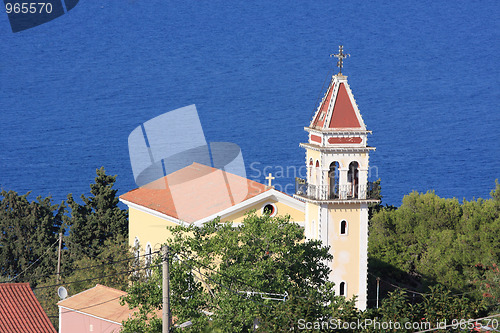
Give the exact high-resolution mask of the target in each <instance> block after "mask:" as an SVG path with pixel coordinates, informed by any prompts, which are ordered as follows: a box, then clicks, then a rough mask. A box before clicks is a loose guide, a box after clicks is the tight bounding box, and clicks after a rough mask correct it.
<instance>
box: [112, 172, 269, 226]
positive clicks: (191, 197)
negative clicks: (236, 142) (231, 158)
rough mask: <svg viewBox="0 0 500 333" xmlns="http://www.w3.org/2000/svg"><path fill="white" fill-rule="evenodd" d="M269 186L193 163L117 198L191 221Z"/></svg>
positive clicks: (227, 206)
mask: <svg viewBox="0 0 500 333" xmlns="http://www.w3.org/2000/svg"><path fill="white" fill-rule="evenodd" d="M270 189H271V187H268V186H265V185H263V184H260V183H258V182H255V181H253V180H249V179H246V178H244V177H240V176H238V175H235V174H232V173H229V172H226V171H223V170H220V169H216V168H212V167H209V166H206V165H203V164H199V163H193V164H191V165H189V166H187V167H185V168H183V169H180V170H178V171H176V172H173V173H171V174H169V175H167V176H165V177H163V178H160V179H158V180H156V181H154V182H152V183H150V184H148V185H146V186H143V187H139V188H137V189H135V190H132V191H129V192H127V193H125V194H123V195H121V196H120V199H121V200H122V201H125V202H126V203H127V202H128V203H133V204H136V205H139V206H141V207H145V208H148V209H151V210H154V211H157V212H160V213H162V214H165V215H168V216H171V217H173V218H175V219H179V220H181V221H184V222H188V223H193V222H195V221H198V220H200V219H203V218H205V217H207V216H211V215H213V214H217V213H219V212H221V211H223V210H225V209H227V208H229V207H232V206H235V205H237V204H238V203H240V202H242V201H245V200H248V199H250V198H253V197H255V196H257V195H259V194H261V193H263V192H266V191H268V190H270Z"/></svg>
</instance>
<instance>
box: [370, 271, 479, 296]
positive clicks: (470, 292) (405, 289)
mask: <svg viewBox="0 0 500 333" xmlns="http://www.w3.org/2000/svg"><path fill="white" fill-rule="evenodd" d="M368 274H370V275H371V276H373V277H378V276H376V275H374V274H373V273H370V272H369V273H368ZM380 281H382V282H384V283H387V284H389V285H391V286H393V287H394V288H398V289H402V290H404V291H406V292H408V293H411V294H416V295H420V296H431V295H432V294H431V293H427V294H426V293H421V292H418V291H415V290H411V289H408V288H404V287H401V286H397V285H395V284H392V283H390V282H389V281H386V280H382V279H380ZM474 292H475V291H467V292H464V293H459V294H451V295H449V296H461V295H466V294H472V293H474Z"/></svg>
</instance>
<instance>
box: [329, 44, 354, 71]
mask: <svg viewBox="0 0 500 333" xmlns="http://www.w3.org/2000/svg"><path fill="white" fill-rule="evenodd" d="M343 49H344V47H343V46H342V45H339V53H338V54H330V57H331V56H334V57H335V58H338V59H339V61H337V67H338V68H339V74H340V75H342V66H343V64H344V59H345V58H347V57H350V56H351V55H350V54H346V53H343Z"/></svg>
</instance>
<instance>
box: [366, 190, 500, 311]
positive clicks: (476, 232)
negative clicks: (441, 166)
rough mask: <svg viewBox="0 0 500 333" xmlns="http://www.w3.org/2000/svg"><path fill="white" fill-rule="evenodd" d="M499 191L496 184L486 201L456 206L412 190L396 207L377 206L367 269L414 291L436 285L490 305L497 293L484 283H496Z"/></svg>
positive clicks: (499, 258) (454, 201) (499, 248)
mask: <svg viewBox="0 0 500 333" xmlns="http://www.w3.org/2000/svg"><path fill="white" fill-rule="evenodd" d="M499 193H500V185H499V184H498V182H497V183H496V189H495V190H494V191H492V192H491V199H487V200H484V199H478V200H472V201H466V200H464V201H463V202H462V203H459V201H458V200H457V199H444V198H440V197H438V196H437V195H436V194H435V193H434V192H427V193H426V194H420V193H417V192H413V193H411V194H409V195H407V196H405V197H404V198H403V204H402V205H401V207H399V208H398V209H392V208H382V209H381V210H379V211H378V212H376V213H374V216H373V218H372V220H371V221H370V241H369V258H370V260H369V263H370V268H369V269H370V271H372V272H376V273H377V276H380V277H381V278H382V279H383V280H389V281H392V282H393V283H395V284H398V285H402V284H403V286H405V287H408V288H410V289H413V290H417V291H420V292H428V291H429V290H430V289H429V287H430V286H433V285H435V284H442V285H444V286H445V287H446V288H447V289H450V290H452V291H453V293H463V292H467V293H470V294H471V296H472V297H474V299H475V300H479V299H481V298H485V302H486V303H487V304H488V302H489V303H491V304H490V305H492V304H493V303H494V301H495V299H496V298H495V296H493V295H494V294H497V293H498V292H497V291H496V290H498V289H500V286H499V287H497V286H498V284H495V283H490V282H491V281H493V282H494V281H498V280H499V277H498V270H495V267H496V266H495V265H497V264H498V262H500V199H499V198H500V195H499ZM483 268H488V269H483ZM403 281H404V282H403ZM408 282H412V283H413V285H408ZM488 286H489V287H492V288H490V291H491V292H488V291H487V288H489V287H488ZM495 288H498V289H496V290H495ZM485 295H486V296H488V297H486V296H485ZM489 295H492V297H489Z"/></svg>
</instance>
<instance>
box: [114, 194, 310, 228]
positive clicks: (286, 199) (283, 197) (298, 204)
mask: <svg viewBox="0 0 500 333" xmlns="http://www.w3.org/2000/svg"><path fill="white" fill-rule="evenodd" d="M269 198H273V199H276V201H278V202H283V203H284V204H287V205H288V206H290V207H292V208H295V209H297V210H300V211H304V208H305V202H304V201H302V200H299V199H296V198H294V197H291V196H289V195H287V194H284V193H282V192H280V191H277V190H275V189H274V188H272V189H269V190H267V191H265V192H262V193H260V194H258V195H256V196H254V197H252V198H250V199H247V200H244V201H242V202H240V203H238V204H236V205H234V206H231V207H228V208H226V209H224V210H222V211H220V212H218V213H215V214H212V215H210V216H208V217H205V218H202V219H200V220H198V221H195V222H193V223H188V222H184V221H181V220H179V219H177V218H174V217H172V216H170V215H167V214H163V213H160V212H158V211H156V210H153V209H150V208H147V207H144V206H141V205H138V204H136V203H133V202H130V201H128V200H124V199H120V201H121V202H123V203H124V204H125V205H127V206H128V207H129V208H134V209H137V210H139V211H141V212H144V213H148V214H151V215H153V216H156V217H159V218H162V219H165V220H167V221H170V222H174V223H176V224H178V225H181V226H183V227H187V226H189V225H195V226H201V225H202V224H204V223H206V222H209V221H212V220H213V219H215V218H216V217H219V216H220V217H226V216H228V215H231V214H234V213H238V212H239V211H241V210H244V209H245V208H247V207H248V206H251V205H253V204H255V203H258V202H259V201H261V200H265V199H269Z"/></svg>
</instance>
